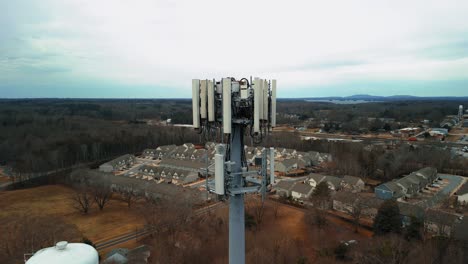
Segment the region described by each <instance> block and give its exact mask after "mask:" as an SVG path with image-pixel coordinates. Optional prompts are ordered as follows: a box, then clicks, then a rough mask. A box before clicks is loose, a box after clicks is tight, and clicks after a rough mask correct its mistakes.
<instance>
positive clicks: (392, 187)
mask: <svg viewBox="0 0 468 264" xmlns="http://www.w3.org/2000/svg"><path fill="white" fill-rule="evenodd" d="M374 192H375V196H377V197H378V198H379V199H382V200H389V199H397V198H400V197H402V196H403V188H402V187H401V185H398V184H396V183H395V182H394V181H391V182H386V183H383V184H381V185H379V186H377V187H375V189H374Z"/></svg>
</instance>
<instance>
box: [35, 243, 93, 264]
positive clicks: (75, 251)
mask: <svg viewBox="0 0 468 264" xmlns="http://www.w3.org/2000/svg"><path fill="white" fill-rule="evenodd" d="M64 263H67V264H99V255H98V252H97V251H96V249H94V248H93V247H92V246H90V245H87V244H82V243H70V244H69V243H68V242H66V241H62V242H58V243H57V244H56V245H55V247H50V248H44V249H41V250H39V251H38V252H36V253H35V254H34V256H32V257H31V258H30V259H29V260H28V261H27V262H26V264H64Z"/></svg>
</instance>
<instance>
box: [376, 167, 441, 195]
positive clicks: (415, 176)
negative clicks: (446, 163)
mask: <svg viewBox="0 0 468 264" xmlns="http://www.w3.org/2000/svg"><path fill="white" fill-rule="evenodd" d="M437 178H438V176H437V170H436V169H435V168H430V167H427V168H423V169H421V170H418V171H416V172H412V173H411V174H410V175H407V176H405V177H403V178H401V179H397V180H393V181H391V182H386V183H384V184H381V185H379V186H377V187H375V189H374V192H375V195H376V196H377V197H378V198H380V199H383V200H388V199H398V198H402V197H407V198H410V197H413V196H415V195H417V194H418V193H419V192H421V191H422V190H423V189H424V188H425V187H426V186H428V185H430V184H432V183H433V182H434V181H436V180H437Z"/></svg>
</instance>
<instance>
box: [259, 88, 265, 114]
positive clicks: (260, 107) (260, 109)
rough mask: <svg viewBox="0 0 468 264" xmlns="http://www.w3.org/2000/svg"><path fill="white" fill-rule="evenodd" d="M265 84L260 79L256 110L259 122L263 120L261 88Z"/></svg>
mask: <svg viewBox="0 0 468 264" xmlns="http://www.w3.org/2000/svg"><path fill="white" fill-rule="evenodd" d="M264 84H265V81H264V80H263V79H260V86H259V90H258V97H259V98H260V99H259V102H260V104H259V106H258V110H259V116H260V120H263V104H264V102H263V86H264Z"/></svg>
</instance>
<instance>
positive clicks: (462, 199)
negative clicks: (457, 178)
mask: <svg viewBox="0 0 468 264" xmlns="http://www.w3.org/2000/svg"><path fill="white" fill-rule="evenodd" d="M455 194H456V195H457V201H458V202H459V203H460V204H463V205H466V204H468V181H467V182H465V184H463V185H462V187H460V188H459V189H458V190H457V192H456V193H455Z"/></svg>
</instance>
